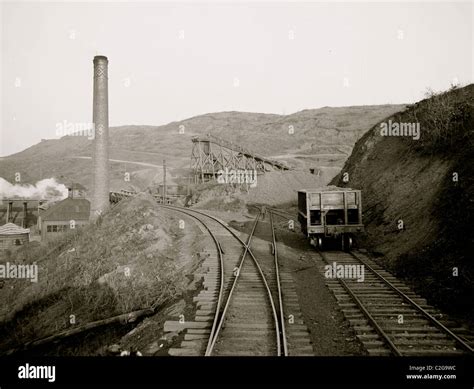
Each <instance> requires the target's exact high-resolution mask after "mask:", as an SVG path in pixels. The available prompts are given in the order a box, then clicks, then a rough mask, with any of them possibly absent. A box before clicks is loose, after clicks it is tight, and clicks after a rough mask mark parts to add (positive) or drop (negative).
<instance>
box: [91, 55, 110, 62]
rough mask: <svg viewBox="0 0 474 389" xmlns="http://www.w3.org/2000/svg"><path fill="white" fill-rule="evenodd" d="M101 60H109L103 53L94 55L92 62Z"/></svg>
mask: <svg viewBox="0 0 474 389" xmlns="http://www.w3.org/2000/svg"><path fill="white" fill-rule="evenodd" d="M101 61H105V62H109V60H108V59H107V57H106V56H105V55H96V56H95V57H94V62H101Z"/></svg>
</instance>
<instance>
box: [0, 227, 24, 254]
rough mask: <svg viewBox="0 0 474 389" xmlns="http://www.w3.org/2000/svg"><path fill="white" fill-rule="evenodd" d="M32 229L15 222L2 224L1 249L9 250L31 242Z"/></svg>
mask: <svg viewBox="0 0 474 389" xmlns="http://www.w3.org/2000/svg"><path fill="white" fill-rule="evenodd" d="M29 241H30V229H29V228H22V227H20V226H17V225H16V224H13V223H7V224H4V225H3V226H0V250H7V249H11V248H14V247H17V246H21V245H24V244H27V243H29Z"/></svg>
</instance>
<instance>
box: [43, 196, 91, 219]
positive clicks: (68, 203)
mask: <svg viewBox="0 0 474 389" xmlns="http://www.w3.org/2000/svg"><path fill="white" fill-rule="evenodd" d="M90 212H91V203H90V202H89V200H86V199H72V198H70V197H68V198H66V199H64V200H62V201H60V202H59V203H57V204H55V205H53V206H52V207H50V208H48V209H47V210H46V211H44V212H43V213H41V214H40V216H41V220H51V221H60V220H61V221H69V220H89V217H90Z"/></svg>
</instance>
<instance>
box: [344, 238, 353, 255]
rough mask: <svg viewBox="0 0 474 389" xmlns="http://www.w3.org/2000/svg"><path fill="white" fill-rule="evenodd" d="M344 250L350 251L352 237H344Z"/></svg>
mask: <svg viewBox="0 0 474 389" xmlns="http://www.w3.org/2000/svg"><path fill="white" fill-rule="evenodd" d="M344 249H345V250H346V251H350V250H351V249H352V236H350V235H347V236H346V237H345V242H344Z"/></svg>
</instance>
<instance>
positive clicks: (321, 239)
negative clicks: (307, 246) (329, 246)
mask: <svg viewBox="0 0 474 389" xmlns="http://www.w3.org/2000/svg"><path fill="white" fill-rule="evenodd" d="M316 243H317V247H318V249H320V250H322V249H323V238H321V237H320V236H318V237H317V238H316Z"/></svg>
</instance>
